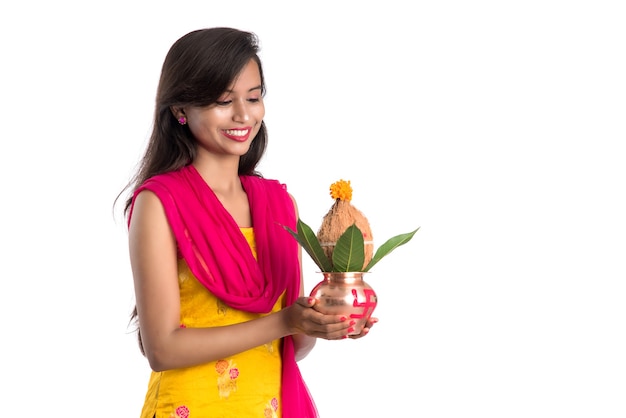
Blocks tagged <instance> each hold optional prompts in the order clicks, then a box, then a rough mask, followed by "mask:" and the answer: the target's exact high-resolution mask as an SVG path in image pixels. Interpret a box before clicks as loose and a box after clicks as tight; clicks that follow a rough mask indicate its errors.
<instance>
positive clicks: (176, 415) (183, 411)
mask: <svg viewBox="0 0 626 418" xmlns="http://www.w3.org/2000/svg"><path fill="white" fill-rule="evenodd" d="M188 417H189V408H187V407H186V406H185V405H181V406H179V407H178V408H176V411H174V412H172V413H171V414H170V418H188Z"/></svg>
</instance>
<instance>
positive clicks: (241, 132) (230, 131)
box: [224, 129, 248, 136]
mask: <svg viewBox="0 0 626 418" xmlns="http://www.w3.org/2000/svg"><path fill="white" fill-rule="evenodd" d="M224 132H226V134H227V135H231V136H244V135H246V134H247V133H248V130H247V129H244V130H239V129H227V130H225V131H224Z"/></svg>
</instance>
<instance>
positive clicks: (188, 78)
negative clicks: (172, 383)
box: [114, 27, 267, 354]
mask: <svg viewBox="0 0 626 418" xmlns="http://www.w3.org/2000/svg"><path fill="white" fill-rule="evenodd" d="M259 49H260V47H259V40H258V37H257V36H256V34H254V33H252V32H245V31H241V30H238V29H233V28H226V27H217V28H208V29H199V30H195V31H193V32H189V33H188V34H186V35H184V36H183V37H182V38H180V39H178V40H177V41H176V42H175V43H174V44H173V45H172V46H171V48H170V50H169V52H168V53H167V55H166V57H165V61H164V62H163V68H162V69H161V78H160V79H159V85H158V88H157V95H156V105H155V110H154V121H153V127H152V134H151V135H150V140H149V142H148V145H147V147H146V150H145V153H144V155H143V157H142V158H141V160H140V162H139V168H138V170H137V172H136V173H135V175H134V176H133V177H132V178H131V180H130V181H129V183H128V184H127V185H126V187H125V188H124V189H123V190H122V191H121V192H120V194H119V195H118V196H117V198H116V199H115V200H116V201H117V200H118V199H119V197H120V196H121V195H122V194H123V193H124V192H125V191H127V190H129V191H130V195H129V197H128V198H127V199H126V202H125V205H124V215H125V216H128V214H129V209H130V207H131V204H132V196H133V194H134V192H135V190H137V188H138V187H139V186H141V185H142V184H143V182H145V181H146V180H147V179H149V178H150V177H152V176H155V175H157V174H162V173H166V172H169V171H174V170H177V169H180V168H182V167H185V166H186V165H189V164H191V162H192V161H193V160H194V158H195V157H196V153H197V145H196V140H195V138H194V137H193V135H192V134H191V131H190V130H189V127H188V126H187V125H181V124H179V123H178V121H177V120H176V117H175V116H174V114H173V113H172V111H171V107H173V106H174V107H185V106H208V105H210V104H213V103H215V102H217V100H218V99H219V98H220V96H221V95H222V94H223V93H224V92H225V91H226V90H227V89H228V88H229V87H230V85H231V84H232V82H233V81H234V80H235V78H236V77H237V76H238V75H239V73H240V72H241V71H242V70H243V68H244V67H245V66H246V65H247V64H248V62H250V60H251V59H253V60H254V61H256V63H257V64H258V66H259V73H260V75H261V94H262V95H265V79H264V77H263V66H262V65H261V59H260V58H259V55H258V52H259ZM266 147H267V128H266V126H265V122H264V121H262V122H261V128H260V130H259V132H258V133H257V135H256V137H255V138H254V140H253V141H252V143H251V145H250V149H249V150H248V152H246V153H245V154H244V155H243V156H241V158H240V159H239V169H238V171H239V174H240V175H256V176H261V174H260V173H259V172H258V171H257V170H256V167H257V165H258V164H259V161H260V160H261V158H262V157H263V155H264V154H265V149H266ZM114 205H115V203H114ZM136 320H137V306H135V308H134V309H133V312H132V313H131V322H133V321H136ZM137 337H138V340H139V348H140V350H141V352H142V353H143V354H145V352H144V349H143V344H142V342H141V333H140V331H139V328H137Z"/></svg>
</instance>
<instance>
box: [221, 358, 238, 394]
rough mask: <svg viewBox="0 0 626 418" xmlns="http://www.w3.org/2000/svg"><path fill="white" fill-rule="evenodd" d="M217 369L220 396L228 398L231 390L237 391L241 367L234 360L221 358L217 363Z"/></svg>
mask: <svg viewBox="0 0 626 418" xmlns="http://www.w3.org/2000/svg"><path fill="white" fill-rule="evenodd" d="M215 371H216V372H217V374H218V376H217V390H218V391H219V394H220V398H224V399H226V398H228V397H229V396H230V393H231V392H236V391H237V378H238V377H239V369H238V368H237V367H236V365H235V364H234V363H233V361H232V360H228V361H227V360H219V361H218V362H217V363H215Z"/></svg>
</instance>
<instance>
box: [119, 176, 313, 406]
mask: <svg viewBox="0 0 626 418" xmlns="http://www.w3.org/2000/svg"><path fill="white" fill-rule="evenodd" d="M240 179H241V183H242V185H243V188H244V190H245V191H246V194H247V195H248V201H249V202H250V211H251V214H252V224H253V226H254V235H255V240H256V247H257V259H255V258H254V256H253V255H252V251H251V250H250V246H249V245H248V242H247V241H246V238H245V237H244V235H243V234H242V233H241V231H240V229H239V226H238V225H237V224H236V222H235V220H234V219H233V218H232V216H231V215H230V213H228V211H226V209H225V208H224V206H222V204H221V202H220V201H219V200H218V198H217V196H215V193H213V191H212V190H211V188H210V187H209V186H208V185H207V184H206V182H205V181H204V179H203V178H202V176H200V173H198V171H197V170H196V169H195V167H194V166H193V165H188V166H186V167H184V168H182V169H180V170H177V171H174V172H170V173H166V174H161V175H157V176H154V177H152V178H150V179H148V180H147V181H146V182H144V184H142V185H141V186H140V187H139V188H138V189H137V190H136V191H135V194H134V195H133V204H134V199H135V198H136V196H137V194H138V193H139V192H141V191H142V190H150V191H152V192H154V193H155V194H156V195H157V196H158V197H159V199H160V200H161V203H162V204H163V208H164V210H165V214H166V216H167V219H168V221H169V224H170V227H171V228H172V232H173V233H174V236H175V238H176V241H177V244H178V248H179V251H180V254H181V255H182V257H183V258H184V259H185V261H186V262H187V264H188V265H189V268H190V270H191V272H192V273H193V274H194V276H195V277H196V278H197V279H198V281H200V283H202V284H203V285H204V286H205V287H206V288H207V289H208V290H209V291H210V292H211V293H213V294H214V295H215V296H216V297H218V298H219V299H221V300H222V301H224V302H225V303H226V304H227V305H229V306H231V307H232V308H234V309H238V310H243V311H247V312H255V313H267V312H270V311H271V309H272V307H273V306H274V304H275V303H276V301H277V300H278V298H279V297H280V295H281V294H282V293H283V292H286V303H287V305H291V304H293V303H294V302H295V300H296V299H297V298H298V296H299V291H300V263H299V261H298V244H297V242H296V240H295V239H294V238H293V237H292V236H291V235H290V234H289V233H288V232H287V231H285V230H284V229H283V227H282V225H286V226H289V227H290V228H292V229H294V230H295V228H296V221H297V219H296V213H295V209H294V205H293V201H292V200H291V197H290V196H289V194H288V193H287V190H286V186H285V185H283V184H281V183H279V182H278V181H276V180H267V179H263V178H261V177H256V176H240ZM132 209H133V208H132V206H131V209H130V216H129V219H128V222H129V223H130V218H131V217H132ZM257 260H258V261H257ZM282 363H283V371H282V375H283V378H282V385H281V387H282V408H283V417H284V418H309V417H318V413H317V409H316V407H315V404H314V402H313V399H312V398H311V396H310V393H309V390H308V388H307V387H306V384H305V383H304V380H303V379H302V375H301V374H300V369H299V367H298V365H297V363H296V361H295V355H294V347H293V339H292V338H291V336H288V337H286V338H284V339H283V352H282Z"/></svg>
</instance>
